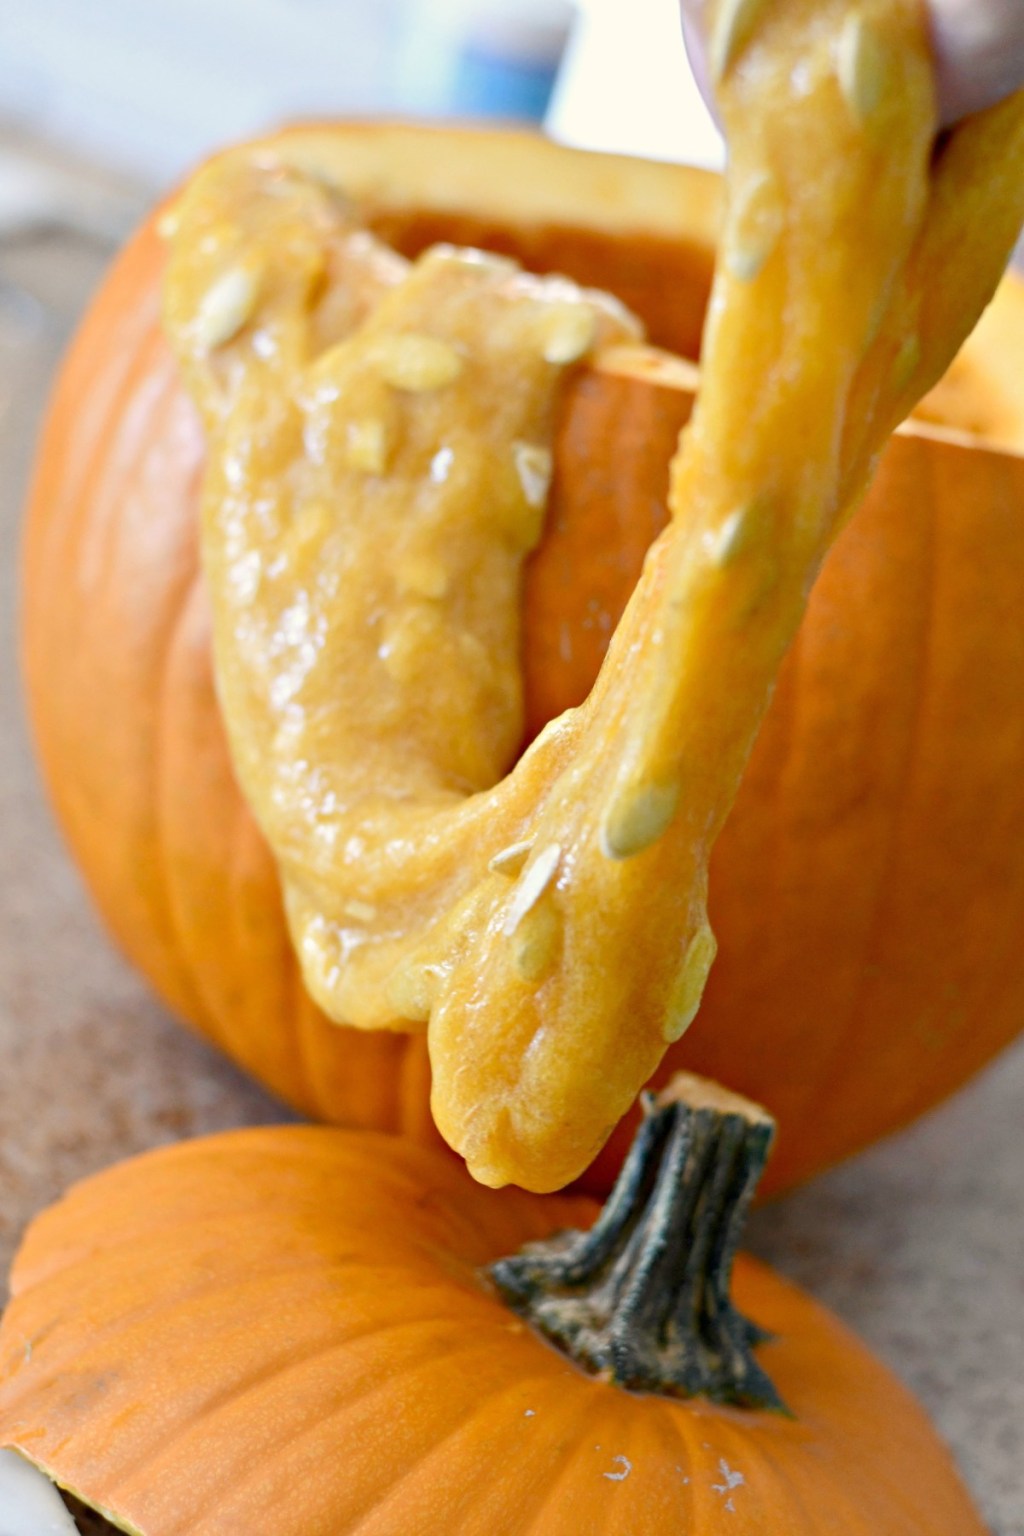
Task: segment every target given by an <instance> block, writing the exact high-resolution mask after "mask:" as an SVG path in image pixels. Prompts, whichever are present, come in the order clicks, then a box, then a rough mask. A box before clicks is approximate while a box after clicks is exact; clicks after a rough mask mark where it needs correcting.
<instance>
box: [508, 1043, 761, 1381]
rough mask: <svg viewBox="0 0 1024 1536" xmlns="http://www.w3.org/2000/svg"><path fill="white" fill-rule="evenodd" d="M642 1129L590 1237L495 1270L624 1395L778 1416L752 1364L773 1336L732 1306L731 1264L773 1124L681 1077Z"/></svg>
mask: <svg viewBox="0 0 1024 1536" xmlns="http://www.w3.org/2000/svg"><path fill="white" fill-rule="evenodd" d="M642 1102H643V1108H644V1120H643V1123H642V1124H641V1126H640V1129H639V1131H638V1132H637V1135H636V1138H635V1140H634V1142H633V1145H632V1147H631V1148H630V1151H629V1155H628V1157H627V1158H626V1161H625V1163H624V1164H623V1168H622V1172H621V1173H620V1174H619V1177H618V1180H617V1182H616V1184H615V1188H614V1189H613V1190H612V1192H611V1195H610V1196H609V1197H608V1202H607V1204H606V1205H605V1207H604V1209H603V1210H602V1212H601V1214H600V1216H599V1217H598V1218H597V1221H596V1222H595V1223H594V1225H593V1227H592V1228H591V1229H590V1231H589V1232H578V1231H568V1232H559V1233H556V1235H555V1236H554V1237H552V1238H548V1239H546V1240H545V1241H543V1242H537V1243H528V1244H527V1245H526V1246H525V1247H524V1248H523V1249H522V1250H521V1251H520V1252H519V1253H517V1254H514V1255H513V1256H512V1257H511V1258H507V1259H499V1260H498V1261H497V1262H496V1263H495V1264H492V1265H491V1266H490V1269H489V1271H488V1273H489V1275H490V1278H491V1280H492V1281H493V1283H494V1285H495V1286H496V1287H497V1289H498V1291H499V1292H500V1293H501V1295H502V1297H503V1298H504V1300H505V1301H506V1302H507V1303H508V1305H509V1306H510V1307H512V1309H513V1310H514V1311H515V1312H518V1313H519V1314H520V1316H522V1317H525V1318H526V1319H527V1320H528V1321H529V1322H530V1323H532V1324H533V1326H534V1327H535V1328H537V1329H538V1331H539V1332H540V1333H542V1334H543V1335H544V1336H545V1338H547V1339H549V1340H550V1341H551V1342H552V1343H553V1344H555V1345H556V1346H557V1347H558V1348H559V1349H561V1350H564V1352H565V1353H566V1354H568V1355H569V1356H571V1358H572V1359H573V1360H574V1361H575V1362H576V1363H577V1365H580V1366H582V1367H583V1369H584V1370H587V1371H590V1372H592V1373H594V1374H597V1375H601V1376H603V1377H604V1378H605V1379H606V1380H609V1381H613V1382H615V1383H616V1384H617V1385H618V1386H621V1387H628V1388H631V1389H633V1390H635V1391H643V1392H660V1393H663V1394H665V1395H666V1396H669V1397H708V1398H711V1399H712V1400H713V1401H714V1402H718V1403H739V1404H743V1405H744V1406H746V1407H752V1408H773V1409H778V1410H782V1409H783V1403H782V1401H781V1399H780V1397H779V1395H778V1393H777V1392H776V1390H775V1388H774V1386H773V1385H772V1383H771V1381H770V1380H769V1378H768V1376H767V1375H766V1374H765V1372H764V1371H763V1370H762V1368H761V1367H760V1365H758V1363H757V1361H756V1360H755V1359H754V1356H753V1348H754V1346H755V1345H756V1344H759V1343H761V1342H763V1341H764V1340H765V1339H767V1338H768V1337H770V1335H769V1334H767V1333H766V1332H765V1331H764V1330H763V1329H761V1328H759V1327H758V1326H757V1324H756V1323H752V1322H750V1321H749V1320H748V1319H747V1318H745V1317H743V1316H742V1315H741V1314H740V1313H739V1312H738V1311H737V1310H736V1308H735V1307H734V1306H733V1304H732V1301H731V1300H730V1297H729V1286H730V1280H731V1276H732V1265H733V1259H734V1257H735V1254H736V1249H737V1246H738V1244H739V1240H740V1235H741V1233H742V1230H743V1225H744V1223H745V1221H746V1216H747V1211H748V1209H749V1207H750V1202H751V1200H752V1198H753V1195H754V1191H755V1189H756V1188H757V1183H758V1180H759V1179H760V1176H761V1172H762V1170H763V1168H764V1165H765V1163H766V1161H767V1159H768V1153H769V1151H770V1148H771V1143H772V1138H773V1136H774V1134H775V1123H774V1121H773V1120H772V1119H771V1117H770V1116H769V1115H768V1114H767V1112H766V1111H765V1110H763V1109H761V1108H759V1107H758V1106H757V1105H756V1104H752V1103H750V1102H749V1101H748V1100H747V1099H742V1098H740V1097H739V1095H737V1094H732V1093H729V1092H727V1091H726V1090H725V1089H723V1088H719V1087H718V1086H717V1084H715V1083H710V1082H707V1081H706V1080H704V1079H702V1078H698V1077H692V1076H690V1075H689V1074H687V1073H678V1074H677V1075H676V1076H675V1077H674V1078H673V1079H672V1081H671V1082H670V1083H669V1085H668V1087H667V1088H665V1089H664V1090H663V1091H662V1092H661V1093H660V1094H658V1095H657V1096H655V1095H653V1094H645V1095H644V1096H643V1101H642Z"/></svg>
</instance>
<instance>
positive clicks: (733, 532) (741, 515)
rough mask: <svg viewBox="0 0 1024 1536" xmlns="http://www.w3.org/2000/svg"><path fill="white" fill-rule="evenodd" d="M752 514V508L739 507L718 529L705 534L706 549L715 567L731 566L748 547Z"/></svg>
mask: <svg viewBox="0 0 1024 1536" xmlns="http://www.w3.org/2000/svg"><path fill="white" fill-rule="evenodd" d="M752 513H753V508H752V507H751V506H743V507H737V508H736V510H735V512H730V513H729V516H728V517H727V518H725V519H724V521H723V522H722V523H720V525H719V526H718V527H717V528H715V529H713V530H711V531H709V532H708V533H705V535H704V540H703V542H704V548H705V549H706V550H707V552H708V554H709V555H710V557H711V563H712V564H713V565H719V566H724V565H729V564H730V562H731V561H732V560H733V559H734V558H735V557H736V556H737V555H738V554H739V553H740V551H741V550H742V549H743V548H744V547H745V546H746V543H747V539H748V537H749V534H750V527H751V522H752Z"/></svg>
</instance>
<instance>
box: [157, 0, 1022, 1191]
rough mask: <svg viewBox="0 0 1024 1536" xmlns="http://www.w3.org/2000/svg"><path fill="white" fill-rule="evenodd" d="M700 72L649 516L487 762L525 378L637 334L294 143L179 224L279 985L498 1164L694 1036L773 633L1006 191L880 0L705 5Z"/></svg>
mask: <svg viewBox="0 0 1024 1536" xmlns="http://www.w3.org/2000/svg"><path fill="white" fill-rule="evenodd" d="M711 58H712V63H713V66H714V68H715V71H716V73H717V75H718V78H719V95H720V103H721V109H722V114H723V117H724V119H725V123H726V126H727V129H728V133H729V140H730V147H731V162H730V174H729V195H728V214H727V222H726V229H725V233H724V239H723V246H722V255H721V261H720V268H719V273H718V277H717V280H716V286H715V290H714V294H713V297H712V304H711V309H710V312H709V322H708V328H707V332H706V336H705V344H704V360H703V362H704V376H703V383H702V388H701V393H700V398H699V402H698V405H697V408H696V411H695V414H694V418H693V421H692V423H691V425H690V427H689V429H688V430H687V432H686V433H685V434H684V437H683V439H682V441H681V444H680V449H679V452H678V454H677V457H676V460H675V462H674V465H673V469H672V488H671V497H670V500H671V510H672V514H673V521H672V524H671V525H670V527H669V529H668V530H667V531H666V533H665V534H664V535H663V536H662V538H661V539H660V540H659V541H658V543H657V544H656V545H655V546H654V547H653V548H652V550H651V552H650V555H649V557H648V561H647V564H646V567H645V571H644V574H643V576H642V578H641V581H640V583H639V585H638V587H637V590H636V593H635V594H634V597H633V599H632V601H631V603H630V605H629V607H628V609H627V611H626V613H625V615H624V617H623V619H622V621H621V623H620V626H619V629H618V631H617V632H616V635H615V636H614V638H613V641H612V644H611V647H610V649H609V653H608V657H607V660H606V663H605V665H604V667H603V669H602V672H601V675H600V677H599V679H598V681H597V683H596V685H595V687H594V690H593V692H592V693H591V695H590V697H589V699H588V700H587V701H586V703H585V704H584V705H583V706H581V707H580V708H579V709H577V710H573V711H570V712H568V713H567V714H566V715H563V716H562V717H560V718H559V719H558V720H556V721H554V722H552V724H551V725H550V726H549V727H548V728H547V730H545V731H544V732H543V733H542V735H541V736H540V737H539V738H538V739H537V740H536V741H535V742H534V743H533V744H532V745H531V747H530V748H529V749H528V750H527V751H526V752H525V753H524V754H523V755H522V757H520V758H519V760H518V761H515V757H516V752H517V749H518V744H519V736H520V728H521V703H520V684H519V675H518V643H519V633H518V591H519V573H520V569H521V563H522V560H523V558H524V557H525V555H526V554H527V553H528V552H529V550H530V549H531V548H532V547H533V546H534V545H535V544H536V542H537V541H538V539H539V538H540V536H541V532H542V525H543V507H544V500H545V495H546V482H547V478H548V476H549V474H550V463H551V456H550V435H551V431H552V423H553V416H554V408H555V400H556V390H557V385H558V381H559V377H560V375H561V373H562V372H563V370H564V368H565V367H566V366H569V365H571V364H572V363H574V362H576V361H578V360H580V359H581V358H583V357H584V356H585V355H586V354H587V353H588V352H589V351H590V350H591V349H592V348H593V347H595V346H598V345H600V344H601V343H602V342H604V341H614V340H617V339H621V338H622V337H623V336H627V335H629V334H630V333H631V330H632V326H631V323H630V321H629V319H628V317H627V316H625V315H624V314H623V313H622V312H621V311H620V310H619V309H618V307H617V306H615V305H614V304H613V303H612V302H611V301H606V300H602V299H601V298H599V297H597V296H593V295H585V294H581V293H580V292H579V291H578V290H576V289H574V288H573V287H572V286H571V285H568V284H566V283H564V282H562V281H561V280H547V281H539V280H536V279H533V278H528V277H525V276H524V275H522V274H520V273H518V272H517V271H515V270H513V269H511V268H510V266H509V264H508V263H506V262H503V261H501V260H496V259H493V258H487V257H480V256H478V255H473V254H469V253H464V252H456V251H451V250H447V249H443V248H442V249H439V250H435V251H434V252H431V253H428V254H427V255H426V256H425V257H423V258H421V259H420V261H419V262H418V263H417V264H416V265H415V266H414V267H412V268H411V269H410V268H408V267H407V266H406V265H405V263H403V262H401V261H400V260H399V259H398V258H397V257H395V256H393V255H392V254H391V253H389V252H387V251H386V250H384V249H383V248H381V247H380V246H378V245H377V244H376V243H375V242H374V241H373V240H372V239H371V238H370V237H369V236H368V235H366V234H365V233H362V232H360V231H359V229H358V213H357V211H354V210H351V209H350V208H349V207H348V206H347V205H346V203H345V201H344V198H343V195H342V194H339V192H338V190H337V189H334V188H331V187H329V186H325V185H323V184H322V182H320V181H318V180H317V179H316V178H315V177H312V176H310V175H308V174H306V173H304V172H303V171H302V169H301V168H300V167H297V166H291V165H289V164H288V163H287V151H286V149H285V150H283V151H282V154H281V156H279V157H276V158H274V159H268V158H263V159H260V158H255V157H254V156H253V154H252V152H251V151H249V152H244V153H239V154H236V155H234V156H226V157H224V158H223V159H221V160H219V161H218V162H216V164H215V165H214V166H212V167H211V168H209V169H208V170H207V171H206V172H204V173H203V174H202V175H201V176H200V177H199V178H197V180H196V181H195V182H194V183H193V184H192V186H191V187H190V189H189V190H188V192H187V193H186V194H185V196H184V198H183V199H182V201H181V203H180V204H179V206H178V207H177V209H176V210H175V214H174V223H175V225H176V229H175V231H174V233H173V252H172V261H171V268H170V274H169V280H168V288H167V301H166V322H167V328H168V332H169V334H170V336H171V339H172V341H173V342H174V344H175V346H176V348H177V351H178V354H179V356H180V358H181V359H182V362H183V365H184V368H185V372H186V378H187V382H188V384H189V387H190V389H191V390H192V393H193V394H194V396H195V398H196V400H197V402H198V404H199V406H200V409H201V411H202V414H203V418H204V422H205V426H206V430H207V434H208V437H209V446H210V468H209V471H208V475H207V482H206V487H205V493H204V512H203V547H204V564H205V567H206V571H207V574H208V578H209V583H210V587H211V593H212V597H213V603H214V613H215V656H216V664H217V671H218V686H219V690H220V696H221V701H222V707H223V712H224V716H225V720H226V723H227V727H228V732H229V737H230V740H231V744H232V750H233V755H234V759H235V764H236V768H237V771H238V775H239V780H240V783H241V786H242V788H243V791H244V793H245V794H246V796H247V798H248V799H249V801H250V803H251V805H252V807H253V809H254V811H255V813H256V815H257V817H258V819H259V821H260V823H261V826H262V827H263V830H264V832H265V834H266V836H267V839H268V841H269V843H270V845H271V847H272V848H273V849H274V852H275V855H276V857H277V860H278V863H279V867H280V870H281V875H282V880H283V883H284V889H285V895H286V902H287V907H288V914H289V922H290V926H291V931H292V935H293V939H294V942H295V945H296V949H297V952H298V954H299V957H300V960H301V964H302V968H303V975H304V978H305V981H306V985H307V987H308V988H309V990H310V992H311V994H312V995H313V997H314V998H315V1000H316V1001H317V1002H318V1003H319V1004H320V1006H321V1007H322V1008H323V1009H324V1010H325V1012H327V1013H328V1014H329V1015H330V1016H331V1017H333V1018H335V1019H336V1020H338V1021H340V1022H344V1023H347V1024H353V1025H357V1026H362V1027H367V1028H380V1027H390V1028H410V1027H422V1026H423V1025H426V1026H427V1028H428V1038H429V1044H430V1054H431V1064H432V1070H433V1099H432V1107H433V1111H434V1115H435V1118H436V1120H437V1123H438V1126H439V1128H440V1130H441V1132H442V1134H443V1135H444V1136H445V1137H446V1139H447V1140H448V1141H449V1142H450V1143H451V1144H452V1145H453V1146H454V1147H455V1148H456V1149H457V1150H458V1151H460V1152H461V1153H462V1154H463V1155H464V1156H465V1158H466V1160H467V1162H468V1164H469V1167H470V1169H471V1171H472V1172H473V1174H474V1175H475V1176H476V1177H477V1178H478V1179H480V1180H481V1181H482V1182H485V1183H489V1184H495V1185H497V1184H501V1183H504V1182H508V1181H514V1182H516V1183H520V1184H523V1185H525V1186H526V1187H529V1188H533V1189H538V1190H544V1189H552V1188H556V1187H558V1186H560V1185H562V1184H564V1183H565V1182H567V1181H568V1180H569V1179H571V1178H572V1177H573V1176H574V1175H576V1174H578V1173H579V1172H580V1171H581V1170H582V1169H583V1168H584V1167H585V1166H586V1165H587V1163H588V1162H589V1161H590V1159H591V1158H592V1157H593V1155H594V1153H595V1152H596V1151H597V1149H598V1148H599V1146H600V1145H601V1143H602V1142H603V1140H604V1138H605V1137H606V1136H607V1134H608V1132H609V1131H610V1129H611V1127H612V1126H613V1125H614V1123H615V1122H616V1121H617V1119H618V1118H619V1117H620V1116H621V1114H622V1113H623V1112H624V1111H625V1110H626V1108H628V1106H629V1105H630V1103H631V1102H632V1100H633V1099H634V1097H635V1095H636V1093H637V1091H638V1090H639V1088H640V1086H641V1085H642V1084H643V1082H644V1081H645V1080H646V1079H647V1078H648V1077H649V1076H650V1074H651V1072H652V1071H653V1070H654V1068H655V1066H656V1065H657V1063H658V1061H659V1059H660V1057H661V1055H662V1053H663V1052H664V1049H665V1047H666V1045H667V1043H668V1042H670V1041H672V1040H674V1039H676V1038H678V1036H679V1035H680V1034H681V1033H682V1031H683V1030H684V1029H685V1028H686V1026H687V1024H688V1023H689V1022H690V1020H691V1019H692V1017H693V1015H694V1013H695V1011H696V1008H697V1006H698V1004H699V1000H700V995H701V991H702V988H703V985H704V981H705V979H706V976H707V972H708V969H709V966H710V964H711V961H712V958H713V955H714V940H713V938H712V936H711V933H710V930H709V928H708V924H707V919H706V914H705V898H706V887H707V863H708V857H709V854H710V850H711V847H712V844H713V842H714V838H715V836H716V835H717V833H718V831H719V830H720V828H721V826H722V824H723V822H724V820H725V817H726V815H727V814H728V811H729V808H730V806H731V804H732V801H733V798H734V796H735V793H736V789H737V786H738V783H739V780H740V776H741V774H742V771H743V767H744V765H745V763H746V760H747V757H748V755H749V752H750V748H751V746H752V743H753V740H754V738H755V735H756V732H757V728H758V724H759V722H760V719H761V715H762V713H763V710H764V708H765V705H766V703H767V700H768V697H769V694H770V690H771V686H772V682H773V679H774V676H775V673H776V670H777V668H778V665H779V662H780V660H781V657H782V655H783V654H784V652H785V650H786V648H787V646H788V644H789V642H790V640H791V639H792V637H793V635H794V633H795V631H796V629H797V627H798V625H799V622H800V618H801V616H802V613H803V608H804V604H805V601H806V596H807V593H808V591H809V589H810V586H811V584H812V582H813V579H814V576H815V574H816V572H817V569H818V567H819V565H820V562H821V560H822V558H823V556H824V554H825V552H826V551H827V549H828V547H829V545H830V543H831V541H832V539H833V538H834V536H835V534H836V533H837V531H838V529H839V528H840V527H841V525H842V522H843V520H844V516H845V514H846V513H847V512H848V510H849V509H850V508H851V506H852V504H853V503H854V502H855V500H856V498H857V496H858V495H859V493H860V492H861V490H862V489H863V487H864V485H865V483H866V480H867V478H868V476H869V474H870V470H871V467H872V463H873V460H874V458H875V456H876V455H877V452H878V450H879V449H880V447H881V445H882V443H883V442H884V440H885V438H886V436H887V435H888V433H889V432H890V431H891V430H892V428H893V427H894V426H895V425H896V424H897V422H898V421H899V420H900V419H901V417H902V416H903V415H905V414H906V412H907V410H908V409H909V408H910V406H911V405H912V404H913V402H914V401H915V400H916V399H917V398H918V397H919V396H920V395H921V394H922V393H923V392H924V391H925V390H926V389H927V388H928V387H929V386H930V385H931V384H932V383H933V382H934V381H935V380H936V379H937V378H938V376H939V375H940V374H941V373H942V371H943V370H944V368H945V366H946V365H947V363H948V362H949V360H950V358H951V356H952V354H953V352H954V351H955V350H956V348H957V346H958V345H959V343H960V341H961V340H962V339H963V337H964V336H965V335H966V333H967V331H968V330H969V329H970V327H971V325H972V324H973V322H974V320H975V319H976V318H977V315H978V313H979V312H980V310H981V308H982V306H983V304H984V303H985V301H986V300H987V298H988V297H989V296H990V294H991V292H992V290H993V288H994V286H995V283H996V280H997V278H998V275H999V272H1000V270H1001V267H1002V264H1003V262H1004V261H1005V258H1006V255H1007V252H1008V250H1009V248H1010V246H1011V244H1012V240H1013V237H1014V234H1015V232H1016V229H1017V227H1018V225H1019V220H1020V212H1021V208H1020V205H1021V202H1022V201H1024V195H1022V189H1021V186H1020V182H1021V176H1020V173H1019V165H1020V163H1021V156H1022V153H1024V111H1022V107H1021V101H1020V99H1019V98H1018V99H1014V100H1011V101H1010V102H1008V103H1006V104H1004V105H1003V106H1002V107H1000V108H996V109H993V110H992V111H990V112H989V113H986V114H984V115H983V116H982V117H979V118H977V119H974V120H971V121H970V122H968V123H967V124H965V125H963V126H962V127H961V128H960V129H959V130H957V132H956V133H955V134H954V135H952V136H951V137H950V138H949V139H948V140H947V141H946V142H945V143H944V144H943V146H942V147H941V152H940V153H938V154H936V155H934V156H933V148H934V144H935V106H934V91H933V82H932V66H931V61H930V58H929V54H928V46H927V41H926V38H925V36H924V33H923V31H922V26H921V19H920V15H919V9H918V7H917V5H916V4H914V3H911V0H907V3H901V4H898V5H895V6H894V5H892V4H890V3H888V0H861V3H860V4H858V5H856V6H852V5H850V4H849V0H831V3H826V4H811V3H810V0H787V3H785V4H777V5H773V6H767V5H761V6H759V5H757V4H752V3H747V4H736V3H734V0H733V3H730V0H725V3H722V4H719V5H718V6H717V7H715V8H713V9H712V48H711ZM940 279H941V282H940ZM503 774H505V775H506V776H505V777H502V775H503Z"/></svg>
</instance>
